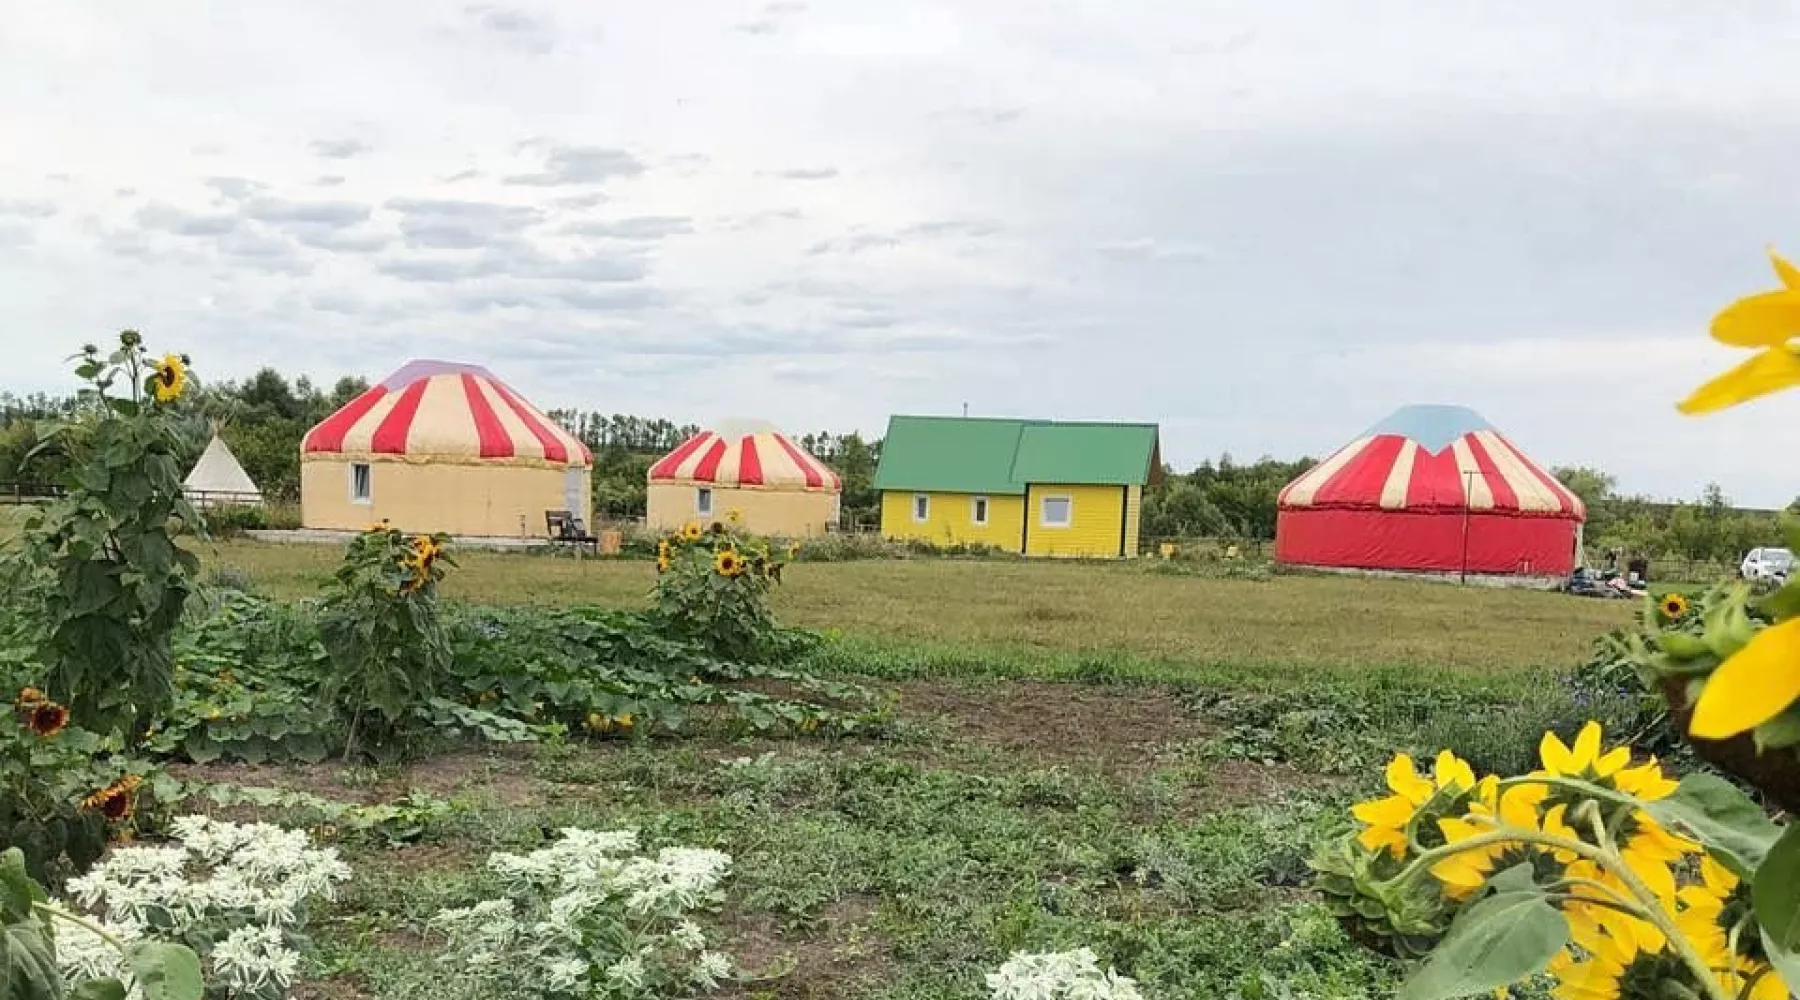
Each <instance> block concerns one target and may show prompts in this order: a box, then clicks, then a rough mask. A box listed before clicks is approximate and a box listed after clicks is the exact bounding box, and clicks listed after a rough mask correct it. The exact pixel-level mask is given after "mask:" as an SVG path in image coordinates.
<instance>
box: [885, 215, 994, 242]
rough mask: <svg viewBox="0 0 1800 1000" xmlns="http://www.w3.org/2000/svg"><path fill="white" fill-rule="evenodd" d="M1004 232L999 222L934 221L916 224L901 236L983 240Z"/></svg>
mask: <svg viewBox="0 0 1800 1000" xmlns="http://www.w3.org/2000/svg"><path fill="white" fill-rule="evenodd" d="M1004 231H1005V230H1004V229H1003V228H1002V227H1001V225H1000V224H999V223H998V222H984V221H982V220H979V219H933V220H931V221H929V222H915V223H913V224H912V225H910V226H906V227H904V228H902V229H901V230H900V236H902V237H920V238H924V239H931V238H935V237H939V236H966V237H968V238H970V239H983V238H986V237H989V236H998V235H1000V234H1001V233H1002V232H1004Z"/></svg>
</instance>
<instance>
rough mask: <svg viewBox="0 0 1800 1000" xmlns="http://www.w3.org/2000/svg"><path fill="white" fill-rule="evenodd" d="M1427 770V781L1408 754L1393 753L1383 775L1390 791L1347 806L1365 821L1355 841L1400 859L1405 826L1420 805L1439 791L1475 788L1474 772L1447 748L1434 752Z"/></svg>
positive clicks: (1461, 791) (1403, 853) (1404, 847)
mask: <svg viewBox="0 0 1800 1000" xmlns="http://www.w3.org/2000/svg"><path fill="white" fill-rule="evenodd" d="M1431 773H1432V778H1431V780H1427V779H1425V778H1422V777H1420V776H1419V773H1418V771H1416V770H1415V769H1414V768H1413V761H1412V757H1410V756H1409V755H1407V754H1397V755H1395V757H1394V759H1393V760H1391V761H1389V762H1388V766H1387V774H1386V777H1387V786H1388V790H1389V791H1391V792H1393V794H1392V795H1389V796H1387V797H1385V798H1379V799H1370V800H1369V801H1367V802H1359V803H1357V804H1356V805H1354V806H1351V807H1350V814H1351V815H1352V816H1355V817H1356V818H1357V819H1358V820H1360V821H1361V822H1363V823H1365V824H1367V826H1366V827H1365V828H1364V829H1363V831H1362V833H1360V834H1358V835H1357V837H1356V841H1357V843H1359V844H1361V845H1362V846H1363V847H1364V848H1366V849H1368V850H1371V851H1378V850H1381V849H1383V848H1386V850H1387V852H1388V853H1389V854H1392V855H1393V856H1394V857H1395V858H1404V857H1405V856H1406V850H1407V846H1408V842H1407V836H1406V828H1407V827H1408V826H1409V825H1411V823H1412V821H1413V816H1414V815H1415V814H1416V813H1417V812H1418V811H1419V809H1420V808H1422V807H1423V806H1424V805H1425V804H1426V803H1427V802H1430V801H1431V800H1432V798H1433V797H1434V796H1436V795H1437V794H1438V793H1439V792H1440V791H1446V790H1447V791H1449V792H1450V793H1451V795H1453V796H1456V795H1466V794H1468V793H1469V792H1472V791H1474V790H1475V771H1474V770H1473V769H1472V768H1470V767H1469V765H1468V764H1467V763H1466V762H1465V761H1462V760H1460V759H1458V758H1457V756H1456V755H1455V754H1453V753H1451V752H1450V751H1448V750H1445V751H1443V752H1442V753H1439V754H1438V756H1437V763H1436V765H1435V766H1433V768H1432V772H1431Z"/></svg>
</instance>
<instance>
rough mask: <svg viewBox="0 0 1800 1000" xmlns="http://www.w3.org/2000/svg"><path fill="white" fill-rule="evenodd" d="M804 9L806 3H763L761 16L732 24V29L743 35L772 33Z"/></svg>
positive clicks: (779, 29) (776, 31)
mask: <svg viewBox="0 0 1800 1000" xmlns="http://www.w3.org/2000/svg"><path fill="white" fill-rule="evenodd" d="M805 11H806V4H804V3H795V2H779V3H771V4H765V5H764V6H763V9H762V13H761V16H759V17H756V18H753V19H751V20H748V21H740V22H738V23H737V24H734V25H732V26H731V27H732V30H734V31H737V32H739V33H741V34H745V35H773V34H776V33H778V32H780V31H781V29H782V28H783V27H784V26H785V25H787V24H788V23H789V22H790V21H791V20H793V18H795V17H796V16H798V15H800V14H802V13H804V12H805Z"/></svg>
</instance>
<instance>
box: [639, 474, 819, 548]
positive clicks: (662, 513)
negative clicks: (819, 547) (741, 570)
mask: <svg viewBox="0 0 1800 1000" xmlns="http://www.w3.org/2000/svg"><path fill="white" fill-rule="evenodd" d="M702 489H711V490H712V513H711V514H702V513H700V507H699V503H698V499H699V492H700V490H702ZM645 501H646V502H645V508H644V509H645V511H646V514H645V523H647V524H648V525H649V526H650V527H651V528H652V529H654V530H657V531H672V530H674V529H676V528H679V527H681V526H682V525H683V524H686V523H687V522H689V521H699V522H701V523H703V524H705V523H709V522H712V521H723V520H724V519H725V515H726V513H727V512H729V511H733V510H735V511H737V512H738V514H739V515H740V517H741V518H742V523H743V524H744V525H746V526H747V527H749V528H750V530H752V531H755V532H757V533H758V534H763V535H778V536H780V537H783V538H800V537H806V536H810V535H821V534H824V533H825V526H826V525H827V524H831V523H833V522H835V521H836V520H837V515H838V494H836V493H819V492H814V493H804V492H801V493H796V492H791V491H784V492H771V491H768V490H756V489H746V488H744V487H736V486H727V487H707V486H704V485H686V484H677V483H651V484H650V486H649V489H648V494H647V496H646V497H645Z"/></svg>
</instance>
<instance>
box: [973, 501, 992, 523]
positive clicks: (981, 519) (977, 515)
mask: <svg viewBox="0 0 1800 1000" xmlns="http://www.w3.org/2000/svg"><path fill="white" fill-rule="evenodd" d="M974 507H975V509H974V510H973V511H972V512H971V513H970V517H971V518H972V519H973V520H974V521H975V523H976V524H986V523H987V514H988V498H987V497H976V498H975V504H974Z"/></svg>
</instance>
